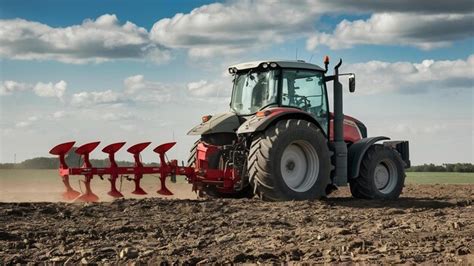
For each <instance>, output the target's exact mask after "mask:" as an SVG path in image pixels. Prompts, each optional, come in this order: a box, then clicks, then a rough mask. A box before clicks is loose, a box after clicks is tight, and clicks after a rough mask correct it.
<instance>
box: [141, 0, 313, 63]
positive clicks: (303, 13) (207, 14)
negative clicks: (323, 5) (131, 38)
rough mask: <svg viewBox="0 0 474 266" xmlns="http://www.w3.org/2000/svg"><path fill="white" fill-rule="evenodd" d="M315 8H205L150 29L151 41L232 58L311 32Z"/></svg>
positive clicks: (246, 4) (271, 4) (285, 4)
mask: <svg viewBox="0 0 474 266" xmlns="http://www.w3.org/2000/svg"><path fill="white" fill-rule="evenodd" d="M317 12H318V10H317V6H315V5H310V4H309V1H308V2H304V1H302V2H301V3H298V4H296V5H295V4H294V3H293V2H290V1H282V2H280V1H250V0H244V1H233V2H227V3H214V4H210V5H204V6H201V7H199V8H196V9H194V10H192V11H191V12H190V13H188V14H182V13H179V14H176V15H175V16H174V17H172V18H165V19H161V20H159V21H158V22H156V23H155V25H153V28H152V30H151V31H150V36H151V38H152V39H153V40H154V41H155V42H157V43H159V44H162V45H164V46H167V47H171V48H187V49H189V50H188V53H189V55H190V56H193V57H209V56H215V55H219V54H235V53H240V52H242V51H247V50H248V49H252V48H259V47H265V46H268V45H271V44H273V43H275V42H282V41H284V40H287V39H289V38H292V37H295V36H301V34H306V33H309V32H311V30H312V24H313V23H312V22H313V21H314V19H315V18H316V17H315V15H316V14H317Z"/></svg>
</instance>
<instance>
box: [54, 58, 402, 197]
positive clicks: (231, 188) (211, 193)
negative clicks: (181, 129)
mask: <svg viewBox="0 0 474 266" xmlns="http://www.w3.org/2000/svg"><path fill="white" fill-rule="evenodd" d="M341 64H342V59H341V60H339V62H338V64H336V66H335V67H334V74H333V75H328V74H327V72H328V65H329V58H328V57H325V59H324V68H322V67H320V66H317V65H314V64H310V63H306V62H304V61H301V60H296V61H284V60H281V61H274V60H268V61H255V62H247V63H242V64H237V65H233V66H230V67H229V68H228V72H229V74H230V75H232V76H233V82H232V97H231V102H230V109H231V110H230V111H229V112H226V113H221V114H217V115H205V116H203V117H202V122H201V123H200V124H198V125H197V126H195V127H194V128H192V129H191V130H190V131H189V132H188V135H194V136H199V139H198V140H197V141H196V143H195V144H194V146H193V147H192V148H191V150H190V153H189V159H188V161H187V164H186V165H184V164H182V165H178V161H177V160H168V159H167V156H166V152H168V151H169V150H170V149H171V148H172V147H173V146H174V145H175V144H176V143H175V142H169V143H165V144H161V145H159V146H157V147H156V148H154V149H153V151H154V152H155V153H156V154H157V156H158V158H159V166H145V165H144V164H143V162H142V161H141V159H140V157H141V156H140V154H141V152H142V151H143V150H144V149H146V148H147V147H148V146H149V145H150V144H151V142H143V143H139V144H136V145H133V146H131V147H129V148H128V149H127V152H128V153H130V154H131V155H133V158H134V165H133V166H128V167H123V166H119V165H118V164H117V162H116V160H115V154H116V153H117V152H118V151H119V150H120V149H122V148H123V147H124V146H125V142H119V143H113V144H110V145H107V146H106V147H104V148H103V149H102V152H104V153H105V154H107V155H108V160H109V164H108V167H94V166H93V165H92V164H91V161H90V154H91V152H92V151H94V150H95V149H96V148H97V147H98V146H99V144H100V142H91V143H87V144H84V145H82V146H80V147H78V148H76V149H75V151H74V152H75V153H76V154H78V155H80V156H81V158H82V161H83V164H82V166H81V167H76V168H74V167H69V166H68V165H67V163H66V156H67V154H68V153H69V152H70V151H71V150H72V149H73V146H74V144H75V142H66V143H62V144H59V145H57V146H55V147H54V148H53V149H51V151H50V154H53V155H56V156H58V157H59V162H60V166H59V175H60V176H61V178H62V181H63V183H64V185H65V189H66V191H65V192H64V193H63V197H64V199H66V200H75V201H85V202H93V201H98V200H99V198H98V196H97V195H96V194H94V192H93V191H92V189H91V180H92V179H93V178H94V177H95V176H98V177H99V178H101V179H104V177H107V179H108V180H109V182H110V191H109V192H108V194H109V195H110V196H112V197H114V198H120V197H124V195H123V194H122V191H120V189H117V180H119V178H120V180H122V178H123V177H126V178H127V179H129V180H131V181H133V182H134V184H135V189H134V190H133V191H132V193H133V194H136V195H145V194H147V192H145V191H144V190H143V188H142V187H141V186H140V181H141V179H142V178H143V176H144V175H147V174H157V175H159V179H160V185H159V187H158V188H157V193H158V194H160V195H165V196H166V195H172V192H171V191H170V190H169V189H168V187H167V186H166V182H167V180H168V179H170V180H171V181H173V180H176V176H177V175H180V176H185V178H186V180H187V181H188V182H189V183H190V184H192V190H193V191H196V192H198V193H199V195H206V196H208V197H217V198H225V197H232V198H242V197H254V196H257V197H259V198H261V199H264V200H272V201H279V200H307V199H319V198H322V197H326V196H327V195H329V194H330V193H331V192H332V191H334V190H335V189H337V187H339V186H347V185H349V186H350V190H351V194H352V196H353V197H355V198H364V199H396V198H398V197H399V195H400V194H401V192H402V189H403V186H404V182H405V168H407V167H409V166H410V159H409V144H408V141H406V140H395V141H393V140H392V141H390V138H388V137H386V136H373V137H368V134H367V127H366V126H365V125H364V124H363V123H362V122H361V121H359V120H358V119H355V118H353V117H351V116H348V115H345V114H344V113H343V86H342V84H341V83H340V81H339V78H340V77H341V76H349V92H351V93H353V92H354V91H355V74H354V73H342V74H341V73H339V67H340V66H341ZM331 81H332V82H333V97H332V98H333V100H334V102H333V109H332V110H330V103H329V100H328V99H329V97H328V89H327V86H326V84H327V83H328V82H331ZM75 175H81V176H83V177H84V179H83V180H82V181H83V183H84V186H85V192H84V193H82V194H81V193H79V192H78V191H77V190H75V189H73V188H72V186H71V184H70V181H69V177H70V176H75ZM130 176H132V177H131V178H130Z"/></svg>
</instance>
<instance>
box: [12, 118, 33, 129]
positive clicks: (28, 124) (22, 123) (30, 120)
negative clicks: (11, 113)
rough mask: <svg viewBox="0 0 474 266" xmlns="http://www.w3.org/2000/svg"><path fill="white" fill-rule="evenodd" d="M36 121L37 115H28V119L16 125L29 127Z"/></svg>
mask: <svg viewBox="0 0 474 266" xmlns="http://www.w3.org/2000/svg"><path fill="white" fill-rule="evenodd" d="M36 121H38V117H37V116H30V117H28V119H26V120H24V121H20V122H18V123H16V124H15V127H17V128H27V127H30V126H31V125H32V124H33V123H34V122H36Z"/></svg>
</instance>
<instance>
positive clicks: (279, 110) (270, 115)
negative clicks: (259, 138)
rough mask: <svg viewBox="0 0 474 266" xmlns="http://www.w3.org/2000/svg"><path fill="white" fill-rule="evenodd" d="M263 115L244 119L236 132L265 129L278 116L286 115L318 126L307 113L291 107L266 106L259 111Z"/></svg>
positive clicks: (277, 118) (251, 131) (242, 132)
mask: <svg viewBox="0 0 474 266" xmlns="http://www.w3.org/2000/svg"><path fill="white" fill-rule="evenodd" d="M260 113H263V115H261V116H258V115H254V116H252V117H251V118H249V119H248V120H247V121H245V122H244V123H243V124H242V125H241V126H240V127H239V128H238V129H237V134H244V133H253V132H258V131H263V130H265V129H266V128H267V127H268V126H270V125H271V124H272V123H273V122H274V121H276V120H279V119H280V118H283V117H287V118H296V119H304V120H308V121H311V122H313V123H314V124H315V125H317V126H318V127H319V123H318V122H317V121H316V119H314V118H313V117H312V116H311V115H309V114H308V113H306V112H304V111H302V110H299V109H296V108H291V107H275V108H268V109H265V110H264V111H261V112H260Z"/></svg>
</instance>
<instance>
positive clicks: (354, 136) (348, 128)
mask: <svg viewBox="0 0 474 266" xmlns="http://www.w3.org/2000/svg"><path fill="white" fill-rule="evenodd" d="M284 113H292V114H295V113H296V114H305V115H308V113H307V112H305V111H303V110H300V109H296V108H291V107H272V108H268V109H266V110H265V111H263V114H264V116H263V117H262V121H263V120H271V119H272V118H274V117H277V116H281V115H284ZM329 116H330V122H329V140H330V141H333V140H334V136H333V134H334V130H333V122H334V121H333V114H332V113H330V114H329ZM356 121H357V120H356V119H355V118H353V117H351V116H348V115H345V116H344V141H346V142H351V143H354V142H357V141H358V140H360V139H362V134H361V132H360V130H359V127H358V126H357V124H356ZM258 122H259V121H257V122H256V123H258Z"/></svg>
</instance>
